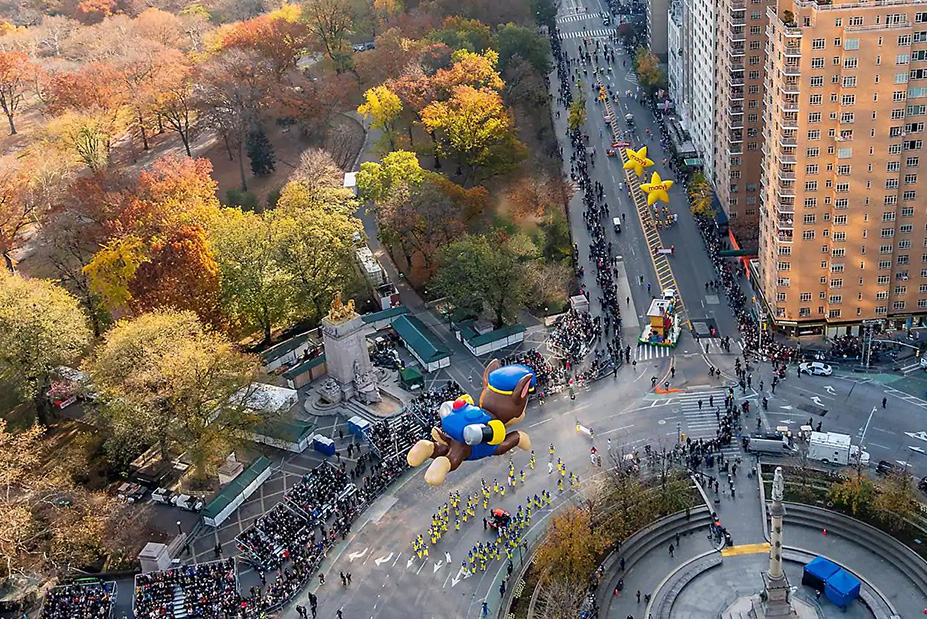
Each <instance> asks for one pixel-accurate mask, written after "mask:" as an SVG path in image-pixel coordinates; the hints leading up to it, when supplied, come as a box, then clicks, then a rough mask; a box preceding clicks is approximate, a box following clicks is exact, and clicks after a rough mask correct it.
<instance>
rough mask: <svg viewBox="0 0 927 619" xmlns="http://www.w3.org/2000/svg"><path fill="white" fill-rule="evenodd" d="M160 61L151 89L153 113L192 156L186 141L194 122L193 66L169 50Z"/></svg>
mask: <svg viewBox="0 0 927 619" xmlns="http://www.w3.org/2000/svg"><path fill="white" fill-rule="evenodd" d="M160 62H161V66H162V67H163V68H164V70H163V71H160V72H158V74H157V76H156V77H157V82H156V83H155V84H154V86H153V91H154V93H153V94H154V101H153V107H154V111H155V113H156V114H158V115H159V117H160V118H161V119H162V120H163V122H164V124H166V125H167V127H168V128H169V129H170V130H172V131H174V132H175V133H176V134H177V136H178V137H179V138H180V141H181V142H183V147H184V151H186V153H187V157H192V156H193V153H192V152H190V139H191V137H192V133H193V129H194V127H195V125H194V123H195V121H196V102H195V99H194V85H195V84H194V71H193V65H192V64H191V63H190V62H189V61H188V60H187V59H186V58H185V57H184V56H183V55H182V54H178V53H177V52H174V51H173V50H168V51H165V52H164V53H163V57H162V58H161V60H160Z"/></svg>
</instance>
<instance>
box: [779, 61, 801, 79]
mask: <svg viewBox="0 0 927 619" xmlns="http://www.w3.org/2000/svg"><path fill="white" fill-rule="evenodd" d="M781 71H782V74H783V75H787V76H789V77H800V76H801V67H800V66H798V65H797V64H784V65H782V69H781Z"/></svg>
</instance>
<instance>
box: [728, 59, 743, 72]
mask: <svg viewBox="0 0 927 619" xmlns="http://www.w3.org/2000/svg"><path fill="white" fill-rule="evenodd" d="M730 64H731V71H743V70H744V61H743V59H740V60H731V63H730Z"/></svg>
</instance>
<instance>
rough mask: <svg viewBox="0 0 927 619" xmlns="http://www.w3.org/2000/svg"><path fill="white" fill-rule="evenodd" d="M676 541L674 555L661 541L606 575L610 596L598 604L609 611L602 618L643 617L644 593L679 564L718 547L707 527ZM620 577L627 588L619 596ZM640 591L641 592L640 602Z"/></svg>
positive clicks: (651, 589) (650, 589) (623, 618)
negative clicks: (620, 569) (617, 590)
mask: <svg viewBox="0 0 927 619" xmlns="http://www.w3.org/2000/svg"><path fill="white" fill-rule="evenodd" d="M673 545H674V546H676V547H675V548H674V549H673V556H670V554H669V544H667V545H665V546H662V545H661V546H659V547H657V548H654V549H653V550H651V551H650V552H649V553H648V554H647V555H645V556H644V557H642V558H641V559H639V560H638V561H637V562H635V564H634V565H632V566H630V567H629V568H628V570H627V571H626V572H624V573H623V574H622V573H619V572H618V571H614V572H613V573H611V574H608V575H607V576H606V578H608V579H609V588H608V589H606V591H611V593H609V595H610V596H611V598H610V599H608V600H599V607H600V608H607V614H606V615H604V617H603V619H626V618H627V617H628V615H631V616H633V617H643V616H644V615H643V613H644V609H645V608H646V607H647V603H646V602H645V598H644V596H645V595H647V594H649V593H653V591H654V590H655V589H656V588H657V586H658V585H659V584H660V583H661V582H663V579H664V578H666V577H667V576H668V575H669V574H670V573H671V572H672V571H673V570H675V569H676V568H677V567H679V566H680V565H682V564H683V563H685V562H686V561H688V560H690V559H692V558H694V557H696V556H698V555H700V554H702V553H705V552H708V551H710V550H713V549H714V548H715V546H714V544H713V543H712V542H711V540H709V539H708V530H707V529H705V530H704V531H693V532H692V533H690V534H689V535H683V536H681V537H680V538H679V544H678V545H677V544H676V543H675V541H674V542H673ZM616 570H617V566H616ZM619 578H623V579H624V589H622V591H621V593H619V594H618V595H617V596H616V595H615V587H616V586H617V583H618V579H619ZM637 591H640V592H641V601H640V602H639V603H638V601H637ZM603 595H604V594H603Z"/></svg>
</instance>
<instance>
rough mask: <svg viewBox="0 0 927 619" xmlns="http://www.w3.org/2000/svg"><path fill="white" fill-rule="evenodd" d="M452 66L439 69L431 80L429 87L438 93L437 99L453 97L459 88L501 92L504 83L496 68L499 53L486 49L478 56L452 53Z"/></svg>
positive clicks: (464, 52) (458, 52)
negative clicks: (468, 87) (466, 87)
mask: <svg viewBox="0 0 927 619" xmlns="http://www.w3.org/2000/svg"><path fill="white" fill-rule="evenodd" d="M451 59H452V61H453V64H452V65H451V66H450V67H448V68H446V69H440V70H439V71H438V72H437V73H435V75H434V77H432V78H431V86H432V87H433V88H435V89H436V90H437V91H438V92H437V93H436V95H437V97H438V98H447V97H451V96H453V95H454V93H455V91H456V90H457V88H458V87H460V86H470V87H471V88H473V89H477V90H479V89H489V90H493V91H496V92H501V91H502V88H503V87H504V86H505V83H504V82H503V81H502V77H501V76H500V75H499V71H498V70H497V69H496V66H497V65H498V64H499V53H498V52H496V51H494V50H491V49H488V50H486V51H485V52H484V53H482V54H479V53H476V52H471V51H468V50H459V51H456V52H454V55H453V56H452V57H451Z"/></svg>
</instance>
